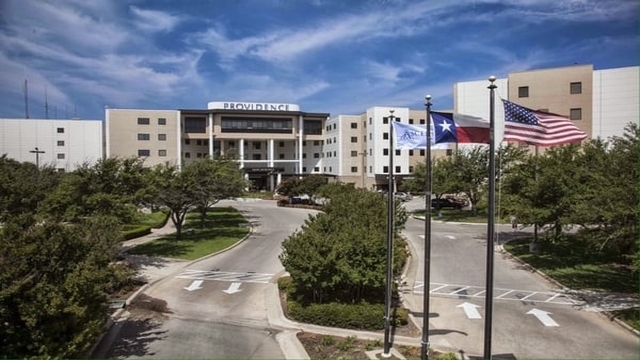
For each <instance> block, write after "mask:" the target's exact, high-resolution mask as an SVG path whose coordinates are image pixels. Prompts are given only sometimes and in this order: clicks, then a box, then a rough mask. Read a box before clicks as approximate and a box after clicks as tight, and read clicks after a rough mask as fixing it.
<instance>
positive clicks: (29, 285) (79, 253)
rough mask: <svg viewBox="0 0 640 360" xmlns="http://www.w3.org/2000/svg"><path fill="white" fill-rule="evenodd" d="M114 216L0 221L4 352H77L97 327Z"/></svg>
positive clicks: (109, 278)
mask: <svg viewBox="0 0 640 360" xmlns="http://www.w3.org/2000/svg"><path fill="white" fill-rule="evenodd" d="M119 229H120V223H119V222H118V221H116V220H115V219H112V218H104V217H101V218H92V219H85V220H84V221H83V222H82V223H80V224H78V225H69V224H61V223H56V222H49V221H44V222H43V221H40V222H37V223H36V222H35V219H33V218H32V217H31V216H29V215H28V214H26V215H22V216H19V217H15V218H13V219H11V220H9V221H8V222H6V223H5V224H4V226H3V227H2V228H0V323H2V324H3V325H2V326H0V348H1V349H2V355H3V356H4V357H8V358H23V357H38V358H40V357H61V358H70V357H79V356H82V355H83V353H84V352H85V351H86V350H87V349H88V348H89V347H90V346H91V345H92V344H93V343H94V342H95V341H96V338H97V337H98V335H99V334H101V333H102V332H103V331H104V324H105V321H106V310H107V294H108V292H110V291H112V290H113V289H112V286H113V285H114V284H116V283H118V282H120V281H122V280H123V279H122V278H118V275H117V274H119V272H117V271H115V270H114V267H115V266H116V265H114V263H113V261H114V259H115V257H116V254H117V248H118V243H119V240H120V239H118V234H119V233H120V232H119Z"/></svg>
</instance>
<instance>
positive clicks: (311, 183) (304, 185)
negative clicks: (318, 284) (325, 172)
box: [298, 175, 327, 198]
mask: <svg viewBox="0 0 640 360" xmlns="http://www.w3.org/2000/svg"><path fill="white" fill-rule="evenodd" d="M325 184H327V178H326V177H324V176H322V175H309V176H307V177H304V178H302V180H301V181H300V185H299V187H298V191H299V192H300V194H306V195H309V197H311V198H313V197H314V195H316V193H317V192H318V190H319V189H320V188H321V187H322V186H324V185H325Z"/></svg>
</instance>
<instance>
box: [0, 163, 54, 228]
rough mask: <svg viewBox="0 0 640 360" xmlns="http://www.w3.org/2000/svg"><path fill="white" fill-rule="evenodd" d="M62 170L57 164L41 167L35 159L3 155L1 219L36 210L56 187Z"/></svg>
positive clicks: (0, 220) (0, 189)
mask: <svg viewBox="0 0 640 360" xmlns="http://www.w3.org/2000/svg"><path fill="white" fill-rule="evenodd" d="M59 181H60V173H57V172H56V171H55V169H54V168H53V167H50V166H44V167H42V166H41V167H40V168H39V169H38V168H37V167H36V165H35V164H32V163H28V162H25V163H20V162H18V161H16V160H13V159H9V158H8V157H7V155H6V154H5V155H2V156H0V222H5V221H7V220H8V219H10V218H12V217H15V216H19V215H22V214H30V213H34V212H36V210H37V208H38V206H39V205H40V203H41V202H42V201H43V200H44V199H45V197H46V196H47V193H49V192H50V191H52V190H53V189H55V188H56V186H57V185H58V183H59Z"/></svg>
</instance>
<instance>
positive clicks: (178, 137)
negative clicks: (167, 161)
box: [176, 111, 182, 169]
mask: <svg viewBox="0 0 640 360" xmlns="http://www.w3.org/2000/svg"><path fill="white" fill-rule="evenodd" d="M180 117H181V116H180V111H176V145H177V146H176V147H177V149H178V150H177V152H178V154H177V155H176V157H177V158H178V161H177V162H176V163H177V164H176V165H177V166H178V169H182V122H181V121H180Z"/></svg>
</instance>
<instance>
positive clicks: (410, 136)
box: [393, 121, 449, 150]
mask: <svg viewBox="0 0 640 360" xmlns="http://www.w3.org/2000/svg"><path fill="white" fill-rule="evenodd" d="M426 129H427V126H426V125H411V124H404V123H401V122H398V121H394V122H393V135H394V138H395V141H396V146H395V148H396V149H401V150H403V149H409V150H412V149H426V148H427V131H426ZM435 138H436V137H435V133H434V130H433V125H431V149H448V148H449V144H446V143H445V144H436V143H435Z"/></svg>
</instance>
